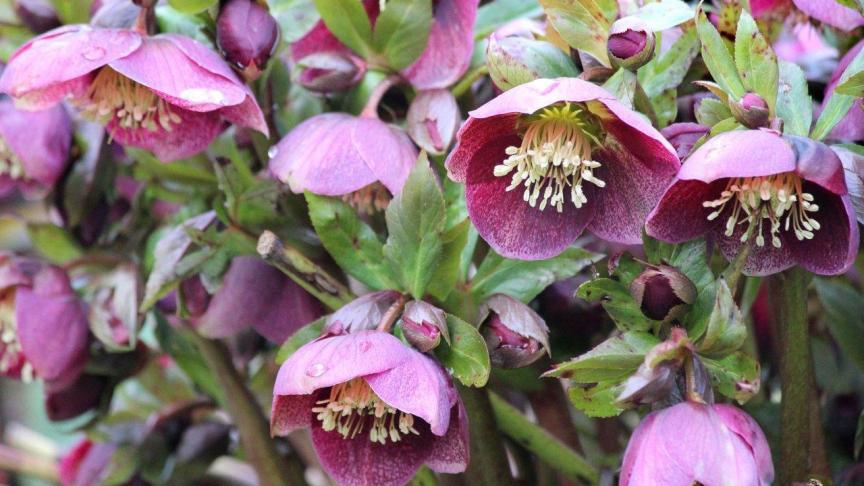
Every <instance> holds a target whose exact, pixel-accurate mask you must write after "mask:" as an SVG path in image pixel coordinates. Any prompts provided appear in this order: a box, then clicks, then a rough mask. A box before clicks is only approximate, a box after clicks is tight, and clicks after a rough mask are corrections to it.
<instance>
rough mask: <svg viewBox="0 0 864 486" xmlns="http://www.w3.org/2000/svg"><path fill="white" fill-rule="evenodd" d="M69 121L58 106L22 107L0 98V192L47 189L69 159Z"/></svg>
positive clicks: (29, 193)
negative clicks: (35, 108) (28, 108)
mask: <svg viewBox="0 0 864 486" xmlns="http://www.w3.org/2000/svg"><path fill="white" fill-rule="evenodd" d="M71 143H72V125H71V122H70V120H69V115H68V114H66V110H64V109H63V107H62V106H59V105H58V106H54V107H52V108H49V109H47V110H43V111H32V112H31V111H22V110H19V109H17V108H15V106H14V104H13V102H12V100H10V99H8V98H3V99H0V196H4V195H6V194H8V193H9V192H11V191H12V190H14V189H16V188H17V189H19V190H21V191H22V192H23V193H24V194H25V195H26V196H41V195H43V194H44V193H45V192H47V191H48V190H50V189H51V188H52V187H53V186H54V184H55V183H56V182H57V180H58V179H59V178H60V176H62V175H63V171H64V170H65V169H66V166H67V164H68V162H69V146H70V145H71Z"/></svg>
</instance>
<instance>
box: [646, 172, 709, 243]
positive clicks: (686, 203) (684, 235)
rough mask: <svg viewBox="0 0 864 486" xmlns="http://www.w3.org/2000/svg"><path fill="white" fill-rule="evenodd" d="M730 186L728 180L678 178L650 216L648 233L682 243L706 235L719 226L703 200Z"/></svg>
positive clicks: (647, 227) (707, 199)
mask: <svg viewBox="0 0 864 486" xmlns="http://www.w3.org/2000/svg"><path fill="white" fill-rule="evenodd" d="M725 187H726V181H725V180H720V181H716V182H714V183H712V184H706V183H704V182H702V181H680V180H679V181H676V182H674V183H673V184H672V185H671V186H669V189H667V190H666V193H665V194H663V197H662V198H661V199H660V202H659V203H657V207H655V208H654V209H653V210H652V211H651V213H650V214H649V215H648V221H647V222H646V223H645V232H646V233H648V235H649V236H651V237H652V238H657V239H658V240H662V241H667V242H669V243H682V242H684V241H689V240H692V239H695V238H699V237H700V236H702V235H704V234H706V233H707V232H708V231H709V230H710V229H711V228H713V227H714V226H715V222H714V221H708V215H709V214H710V213H711V211H709V210H708V209H707V208H705V207H703V206H702V202H704V201H711V200H714V199H716V198H717V195H718V194H720V192H721V191H722V190H723V188H725Z"/></svg>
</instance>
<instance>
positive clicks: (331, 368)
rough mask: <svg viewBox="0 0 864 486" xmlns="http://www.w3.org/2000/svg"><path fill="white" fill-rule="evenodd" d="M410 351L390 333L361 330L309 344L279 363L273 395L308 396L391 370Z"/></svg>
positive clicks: (403, 359)
mask: <svg viewBox="0 0 864 486" xmlns="http://www.w3.org/2000/svg"><path fill="white" fill-rule="evenodd" d="M412 352H413V350H411V349H409V348H408V347H406V346H405V345H404V344H402V341H399V340H398V339H397V338H395V337H394V336H393V335H391V334H387V333H384V332H380V331H360V332H355V333H351V334H343V335H339V336H327V337H323V338H319V339H317V340H315V341H312V342H309V343H307V344H305V345H303V346H302V347H301V348H300V349H298V350H297V351H296V352H295V353H294V354H292V355H291V357H290V358H288V360H286V361H285V362H284V363H282V367H281V368H279V374H278V375H277V376H276V384H275V386H274V387H273V394H274V395H308V394H310V393H312V392H314V391H315V390H318V389H320V388H325V387H328V386H333V385H337V384H339V383H345V382H346V381H349V380H352V379H354V378H358V377H365V376H367V375H371V374H374V373H380V372H382V371H386V370H389V369H391V368H394V367H396V366H398V365H400V364H401V363H403V362H404V361H406V360H408V359H411V358H412V357H413V356H412V354H411V353H412Z"/></svg>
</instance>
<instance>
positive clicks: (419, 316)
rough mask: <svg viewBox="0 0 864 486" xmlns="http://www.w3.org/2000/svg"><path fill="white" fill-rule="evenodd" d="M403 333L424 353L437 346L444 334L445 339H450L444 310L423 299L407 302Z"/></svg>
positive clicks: (403, 319) (403, 315)
mask: <svg viewBox="0 0 864 486" xmlns="http://www.w3.org/2000/svg"><path fill="white" fill-rule="evenodd" d="M402 333H403V334H404V335H405V339H407V340H408V342H409V343H411V345H412V346H414V347H415V348H417V350H418V351H420V352H422V353H425V352H426V351H429V350H430V349H434V348H435V347H437V346H438V344H440V343H441V336H442V335H443V336H444V340H445V341H448V342H449V341H450V335H449V334H448V333H447V318H446V317H445V316H444V311H442V310H441V309H439V308H437V307H435V306H434V305H432V304H429V303H428V302H423V301H422V300H412V301H411V302H408V303H407V304H405V311H404V312H403V314H402Z"/></svg>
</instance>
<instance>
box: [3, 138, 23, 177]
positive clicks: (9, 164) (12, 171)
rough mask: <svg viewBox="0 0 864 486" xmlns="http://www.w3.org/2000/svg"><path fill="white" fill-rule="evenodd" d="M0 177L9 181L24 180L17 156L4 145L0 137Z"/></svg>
mask: <svg viewBox="0 0 864 486" xmlns="http://www.w3.org/2000/svg"><path fill="white" fill-rule="evenodd" d="M0 176H7V177H9V178H10V179H22V178H24V166H23V165H21V161H20V160H19V159H18V156H16V155H15V154H14V153H13V152H12V149H10V148H9V146H8V145H6V142H5V141H4V140H3V137H0Z"/></svg>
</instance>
